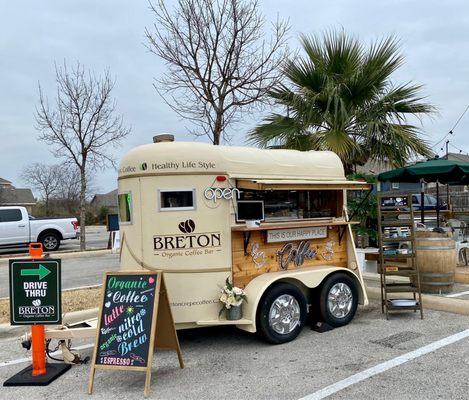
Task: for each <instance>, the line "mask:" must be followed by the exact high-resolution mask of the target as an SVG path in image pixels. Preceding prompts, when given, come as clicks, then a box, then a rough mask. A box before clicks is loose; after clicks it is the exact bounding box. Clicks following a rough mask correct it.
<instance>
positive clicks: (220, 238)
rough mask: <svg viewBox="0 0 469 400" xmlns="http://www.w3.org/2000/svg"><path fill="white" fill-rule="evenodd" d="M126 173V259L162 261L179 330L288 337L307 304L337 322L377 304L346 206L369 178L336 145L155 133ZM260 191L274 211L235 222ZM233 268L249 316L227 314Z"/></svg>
mask: <svg viewBox="0 0 469 400" xmlns="http://www.w3.org/2000/svg"><path fill="white" fill-rule="evenodd" d="M156 138H158V137H156ZM118 183H119V190H118V193H119V214H120V238H121V250H120V265H121V269H123V270H138V269H148V270H162V271H164V273H165V280H166V284H167V289H168V293H169V298H170V301H171V306H172V311H173V315H174V319H175V323H176V326H177V328H179V329H181V328H191V327H197V326H214V325H226V324H233V325H236V326H237V327H238V328H240V329H243V330H246V331H249V332H256V331H260V332H261V333H262V334H263V335H264V337H265V338H266V339H267V340H269V341H271V342H274V343H280V342H285V341H288V340H291V339H293V338H294V337H295V336H296V335H297V334H298V332H299V330H300V329H301V327H302V326H303V325H304V324H305V319H306V310H307V309H308V310H309V312H310V314H312V315H313V318H317V319H326V320H327V322H328V323H330V324H332V325H334V326H340V325H344V324H345V323H348V322H349V321H350V319H351V318H352V317H353V314H354V313H355V310H356V306H357V303H360V304H364V305H366V304H367V303H368V299H367V296H366V292H365V289H364V285H363V279H362V277H361V274H360V270H359V268H358V263H357V255H356V252H355V246H354V241H353V236H352V232H351V227H350V223H349V222H347V212H346V191H347V190H349V189H363V188H364V187H365V186H364V184H363V183H358V182H352V181H347V180H346V178H345V176H344V169H343V166H342V163H341V161H340V159H339V158H338V156H337V155H336V154H334V153H332V152H327V151H309V152H299V151H294V150H262V149H257V148H249V147H231V146H230V147H227V146H213V145H209V144H204V143H187V142H173V141H161V140H156V143H152V144H148V145H143V146H139V147H137V148H135V149H133V150H131V151H130V152H128V153H127V154H126V155H125V156H124V157H123V158H122V160H121V163H120V166H119V178H118ZM253 199H261V201H263V202H264V211H265V213H266V215H265V220H264V221H263V222H262V223H261V225H260V226H253V225H252V224H251V225H250V226H248V224H246V223H245V222H244V221H243V222H237V218H236V216H237V206H238V202H241V201H250V200H253ZM239 204H241V203H239ZM227 277H229V278H230V279H231V280H233V282H234V284H235V285H237V286H240V287H243V288H244V289H245V291H246V293H247V298H248V302H247V303H244V304H243V318H242V319H241V320H237V321H227V320H226V319H225V318H224V317H223V315H222V316H219V311H220V307H221V306H220V303H219V300H218V299H219V297H220V288H221V287H222V286H223V285H224V283H225V280H226V278H227ZM333 307H335V309H334V308H333ZM90 329H94V328H90ZM49 336H53V335H49Z"/></svg>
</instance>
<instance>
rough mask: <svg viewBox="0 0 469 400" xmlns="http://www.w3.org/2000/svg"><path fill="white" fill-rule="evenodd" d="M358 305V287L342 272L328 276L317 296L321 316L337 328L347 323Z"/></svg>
mask: <svg viewBox="0 0 469 400" xmlns="http://www.w3.org/2000/svg"><path fill="white" fill-rule="evenodd" d="M357 306H358V289H357V285H356V284H355V281H354V280H353V278H352V277H350V276H349V275H347V274H344V273H338V274H334V275H332V276H330V277H329V278H328V279H327V280H326V281H325V282H324V285H323V286H322V289H321V294H320V297H319V307H320V311H321V316H322V318H323V320H324V322H325V323H327V324H329V325H330V326H332V327H334V328H337V327H339V326H344V325H347V324H348V323H349V322H350V321H351V320H352V319H353V317H354V315H355V312H356V311H357Z"/></svg>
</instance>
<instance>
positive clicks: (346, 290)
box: [327, 282, 353, 318]
mask: <svg viewBox="0 0 469 400" xmlns="http://www.w3.org/2000/svg"><path fill="white" fill-rule="evenodd" d="M352 304H353V295H352V290H351V289H350V287H349V286H348V285H347V284H345V283H342V282H338V283H336V284H335V285H334V286H332V287H331V290H329V294H328V296H327V307H328V308H329V312H330V313H331V314H332V315H333V316H334V317H336V318H345V317H346V316H347V315H348V314H349V312H350V310H351V309H352Z"/></svg>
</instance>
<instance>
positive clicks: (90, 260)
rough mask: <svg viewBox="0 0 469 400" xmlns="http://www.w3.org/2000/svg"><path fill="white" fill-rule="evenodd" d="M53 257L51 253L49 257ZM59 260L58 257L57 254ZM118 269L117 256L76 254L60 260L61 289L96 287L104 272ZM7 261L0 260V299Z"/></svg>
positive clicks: (4, 290) (5, 293)
mask: <svg viewBox="0 0 469 400" xmlns="http://www.w3.org/2000/svg"><path fill="white" fill-rule="evenodd" d="M51 256H52V257H54V255H53V253H52V255H51ZM57 256H58V257H59V258H60V255H59V254H57ZM118 269H119V255H118V254H115V253H105V254H102V253H101V252H98V253H95V252H90V253H87V254H86V253H85V254H83V253H77V254H76V255H75V254H73V255H67V257H64V258H63V259H62V288H63V289H70V288H76V287H81V286H89V285H97V284H101V283H102V282H103V274H104V272H106V271H117V270H118ZM8 294H9V289H8V259H7V258H4V259H0V298H1V297H7V296H8Z"/></svg>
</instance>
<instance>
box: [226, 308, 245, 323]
mask: <svg viewBox="0 0 469 400" xmlns="http://www.w3.org/2000/svg"><path fill="white" fill-rule="evenodd" d="M242 316H243V312H242V309H241V306H237V307H236V306H231V308H227V309H226V319H227V320H228V321H236V320H238V319H241V317H242Z"/></svg>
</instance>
